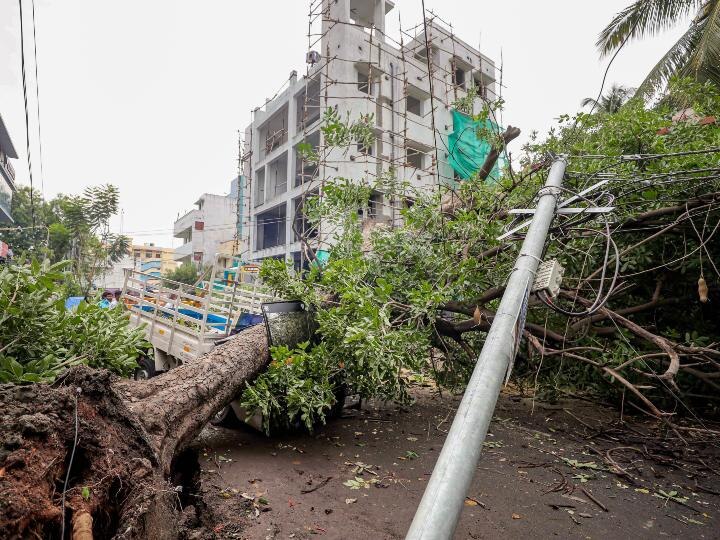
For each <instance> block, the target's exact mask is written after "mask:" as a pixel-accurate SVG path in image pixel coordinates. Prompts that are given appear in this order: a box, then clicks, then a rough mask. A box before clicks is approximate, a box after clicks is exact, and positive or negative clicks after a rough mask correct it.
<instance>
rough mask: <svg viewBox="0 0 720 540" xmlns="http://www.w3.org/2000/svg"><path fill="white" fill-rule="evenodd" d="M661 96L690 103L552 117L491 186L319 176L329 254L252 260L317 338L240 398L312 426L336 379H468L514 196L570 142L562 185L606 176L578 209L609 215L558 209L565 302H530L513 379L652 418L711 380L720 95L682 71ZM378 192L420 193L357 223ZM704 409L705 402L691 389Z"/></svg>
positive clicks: (524, 199) (536, 180) (359, 383)
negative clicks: (689, 111)
mask: <svg viewBox="0 0 720 540" xmlns="http://www.w3.org/2000/svg"><path fill="white" fill-rule="evenodd" d="M670 92H671V94H672V96H673V98H674V101H676V102H677V101H681V102H683V103H684V104H685V106H686V107H691V108H693V110H694V111H696V114H697V116H696V117H694V118H690V119H688V118H684V119H681V120H677V121H673V119H672V118H673V116H674V114H675V112H676V110H675V109H674V108H671V107H670V106H669V105H667V104H665V105H660V106H657V107H655V108H648V107H647V106H646V105H645V104H644V103H643V101H642V100H640V99H633V100H630V101H629V102H628V103H627V104H625V105H624V106H623V107H621V108H619V109H618V110H617V112H615V113H613V114H602V115H595V114H593V115H591V114H587V113H579V114H577V115H576V116H574V117H570V116H569V115H568V116H563V117H561V119H560V123H559V125H558V126H557V127H556V128H554V129H553V130H551V132H550V133H549V134H548V136H547V137H546V138H545V139H543V140H534V141H532V142H531V144H529V145H528V146H527V147H526V148H525V156H524V158H523V162H522V163H523V170H522V171H521V172H515V171H512V170H510V169H508V170H506V171H505V174H504V176H503V177H502V179H501V180H500V181H498V182H496V183H486V182H484V181H483V178H475V179H471V180H469V181H464V182H461V183H459V184H457V185H452V186H450V185H448V186H441V187H440V188H439V189H438V190H437V191H434V192H428V191H425V190H422V191H420V190H414V189H413V188H412V187H411V186H410V184H409V183H406V182H403V181H402V180H401V179H400V180H398V179H396V178H395V177H394V173H393V172H392V171H391V172H390V173H389V174H386V175H384V176H383V177H381V178H380V179H378V180H372V181H371V180H367V179H365V180H363V179H353V180H350V179H344V178H336V179H335V180H333V181H331V182H329V183H327V184H325V186H324V188H323V191H322V195H321V197H318V198H315V199H310V200H308V201H307V203H306V205H307V215H308V219H309V220H310V221H311V222H312V223H318V222H319V221H320V220H322V223H323V226H324V227H327V226H328V224H330V226H331V228H332V231H333V232H332V235H333V237H334V238H335V241H334V245H333V249H332V253H331V256H330V260H329V261H328V263H327V264H326V265H325V266H324V267H321V266H319V265H314V266H313V267H312V268H311V270H310V271H309V272H306V273H301V274H300V273H296V272H294V271H293V270H292V269H291V267H290V265H289V264H288V263H285V262H284V261H278V260H266V261H265V262H264V264H263V267H262V276H263V278H264V279H265V281H266V283H268V284H269V285H270V286H271V287H273V288H274V289H275V290H276V291H277V292H278V293H279V294H281V295H283V296H284V297H288V298H297V299H301V300H302V301H303V302H305V303H306V304H307V305H308V306H311V308H312V309H313V310H314V311H315V314H316V318H317V322H318V324H319V331H318V333H319V343H318V344H316V345H314V346H307V347H302V348H300V349H298V350H295V351H288V350H286V349H277V350H275V352H274V354H273V358H274V361H273V364H272V365H271V368H270V370H269V371H268V373H266V374H263V375H261V376H260V377H259V378H258V379H257V381H256V382H255V383H254V384H253V385H251V386H250V387H249V388H248V389H247V390H246V392H245V395H244V400H245V403H246V405H247V406H248V408H249V409H250V410H256V409H259V410H262V411H263V412H265V413H268V412H270V413H274V418H275V421H276V422H277V423H278V424H280V425H283V424H286V425H287V424H288V423H292V422H295V421H297V420H298V419H301V420H302V421H304V422H305V423H306V425H308V426H311V425H312V424H313V423H314V422H317V421H318V420H322V419H323V417H324V415H325V414H326V413H327V411H328V410H329V409H330V407H331V406H332V404H333V402H334V398H333V396H334V395H336V394H337V392H338V391H339V390H340V389H341V387H346V388H347V389H348V391H350V392H352V393H357V394H360V395H361V396H364V397H379V398H383V399H393V400H398V401H407V400H408V399H409V398H408V394H407V392H406V389H407V385H408V382H409V381H411V380H415V379H416V378H418V377H431V378H433V379H434V380H435V381H436V382H437V383H438V384H440V385H442V386H445V387H449V388H462V387H463V385H464V384H465V382H466V380H467V378H468V375H469V374H470V373H471V371H472V369H473V367H474V363H475V361H476V359H477V353H478V351H479V348H480V346H481V345H482V341H483V338H484V335H485V332H486V331H487V330H488V328H489V325H490V323H491V321H492V319H493V317H494V314H495V309H497V303H498V299H499V298H500V296H501V295H502V293H503V291H504V283H505V280H506V278H507V275H508V273H509V272H510V271H511V269H512V268H513V264H514V260H515V257H516V255H517V248H518V246H519V243H518V240H519V239H521V235H520V237H518V236H517V235H516V236H515V237H511V238H510V239H508V240H504V241H499V240H497V237H498V236H499V235H500V234H501V233H502V232H503V230H504V229H505V227H506V226H508V225H509V219H508V210H509V209H510V208H513V207H523V208H527V207H528V206H531V205H532V201H533V199H534V197H535V196H536V195H537V192H538V190H539V189H540V187H541V186H542V184H543V182H544V179H545V176H546V168H547V164H548V163H549V156H552V155H553V154H556V153H567V154H570V157H569V161H570V165H569V168H568V175H567V176H568V179H567V182H566V196H567V197H569V196H571V195H572V194H575V193H577V192H579V191H581V190H583V189H585V188H587V187H589V186H591V185H592V184H594V183H597V182H598V181H600V180H606V182H605V185H604V186H603V187H602V189H599V190H598V191H596V192H594V193H593V194H592V195H588V196H587V198H586V199H584V200H583V198H582V197H580V201H579V202H577V203H576V204H578V205H588V204H589V205H597V206H614V208H615V210H614V212H613V214H612V217H611V218H610V219H609V221H607V222H606V221H605V219H604V218H603V217H602V216H600V217H598V216H596V215H581V216H574V217H573V216H571V217H562V218H558V219H557V221H556V225H555V227H554V229H553V231H552V235H551V238H550V239H549V242H548V246H547V254H546V258H557V259H558V260H559V261H560V262H561V264H562V265H563V266H564V267H565V268H566V273H565V275H566V279H565V281H564V283H563V289H562V292H561V297H560V298H559V299H557V300H555V301H550V300H549V299H541V298H538V297H535V296H534V297H533V299H532V300H531V302H530V309H529V313H528V323H527V325H526V328H525V332H524V338H525V339H524V340H523V342H522V346H521V349H520V351H519V359H518V361H517V366H516V369H515V371H514V375H515V378H514V380H515V381H516V382H517V383H518V384H526V383H528V381H529V383H528V384H531V385H532V386H533V387H535V386H537V387H536V391H542V392H551V393H556V392H560V391H567V390H568V389H572V390H574V391H577V390H580V391H589V392H600V393H602V394H604V395H605V396H608V397H610V398H617V399H622V397H623V396H625V394H627V396H628V398H627V399H628V402H630V403H632V404H633V405H635V406H637V407H639V408H640V409H642V410H644V411H647V412H649V413H650V414H653V415H656V416H658V415H660V414H662V411H663V410H664V409H663V407H668V408H670V409H673V410H676V409H678V408H679V407H681V406H680V403H682V404H684V405H686V406H688V407H689V406H690V405H688V403H690V402H692V401H693V396H702V395H704V392H706V391H708V390H711V389H714V388H715V384H716V383H714V382H713V379H714V377H715V374H716V373H719V371H718V369H717V365H718V364H717V360H718V356H720V353H719V352H718V350H717V348H716V347H715V346H714V345H712V344H713V343H717V342H720V329H719V328H718V327H717V323H716V320H717V318H716V317H713V316H712V314H711V308H710V307H709V306H711V305H712V304H711V303H705V302H704V301H703V298H702V294H700V295H699V293H698V280H699V279H700V278H703V279H704V282H705V283H706V286H707V291H706V294H707V295H709V297H710V299H711V300H716V299H717V297H718V288H717V283H718V282H717V278H718V277H720V274H718V273H717V268H715V263H714V261H715V260H717V257H718V254H719V253H718V246H719V245H720V243H718V242H710V240H711V239H712V238H713V235H714V234H715V232H716V230H717V228H718V224H719V222H718V217H719V216H718V204H720V189H719V188H720V170H719V169H718V167H717V163H718V161H717V158H718V153H717V149H718V147H720V128H719V127H718V125H717V124H713V123H703V122H700V121H699V119H701V118H702V117H704V116H703V115H708V116H710V115H718V114H720V95H719V94H718V91H717V88H715V87H714V86H713V85H712V84H710V83H706V84H704V85H703V84H698V83H694V82H692V81H689V80H678V81H674V82H673V83H672V85H671V90H670ZM485 114H487V112H486V113H485ZM499 140H500V139H499V138H496V139H495V141H496V145H498V144H500V145H501V144H502V143H501V142H500V143H499V142H498V141H499ZM372 190H377V191H381V192H383V193H385V194H386V195H387V197H388V200H391V199H393V198H394V199H403V198H409V199H412V200H413V204H412V205H411V206H410V205H408V206H406V207H404V208H403V209H402V210H401V213H402V218H403V223H402V225H401V226H395V227H391V226H384V227H383V226H378V227H375V228H373V229H372V231H371V232H370V234H369V235H367V234H366V235H364V234H363V230H364V227H363V225H364V224H363V222H362V218H361V217H359V215H358V211H357V209H358V208H359V207H362V206H366V205H367V204H368V198H369V195H370V193H371V191H372ZM448 201H452V202H450V203H449V202H448ZM611 242H612V245H616V246H617V252H618V254H619V255H620V261H619V264H618V273H617V275H615V272H614V268H615V264H614V258H613V256H612V253H613V251H610V252H608V249H609V246H610V245H611ZM608 253H610V255H608ZM606 267H607V270H606V271H604V270H603V269H604V268H606ZM703 276H704V277H703ZM601 284H602V285H603V290H604V292H601V291H600V288H601V287H600V286H601ZM598 296H600V298H599V300H598V302H595V301H594V299H595V298H596V297H598ZM541 300H544V302H543V301H541ZM669 306H673V308H672V309H668V307H669ZM591 307H592V309H589V308H591ZM567 313H574V315H568V314H567ZM536 383H537V385H536ZM695 405H698V403H694V405H693V406H695ZM699 406H701V407H703V408H706V409H707V408H708V407H710V408H712V405H711V402H709V401H707V400H702V399H700V401H699ZM684 412H687V411H684ZM267 427H268V428H270V427H271V426H270V425H268V426H267Z"/></svg>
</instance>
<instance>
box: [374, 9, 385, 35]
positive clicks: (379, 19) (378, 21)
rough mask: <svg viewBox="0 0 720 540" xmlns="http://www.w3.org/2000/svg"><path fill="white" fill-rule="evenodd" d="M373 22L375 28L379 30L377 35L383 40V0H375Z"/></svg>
mask: <svg viewBox="0 0 720 540" xmlns="http://www.w3.org/2000/svg"><path fill="white" fill-rule="evenodd" d="M373 23H374V24H375V28H377V29H378V30H379V31H380V32H379V34H380V35H378V36H377V37H378V39H381V40H382V41H385V0H375V11H374V13H373Z"/></svg>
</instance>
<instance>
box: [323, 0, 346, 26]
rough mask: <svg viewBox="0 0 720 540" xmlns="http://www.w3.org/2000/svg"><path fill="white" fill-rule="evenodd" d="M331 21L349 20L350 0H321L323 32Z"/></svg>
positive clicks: (330, 24)
mask: <svg viewBox="0 0 720 540" xmlns="http://www.w3.org/2000/svg"><path fill="white" fill-rule="evenodd" d="M333 21H341V22H350V0H323V32H324V31H326V30H327V27H329V26H332V24H333Z"/></svg>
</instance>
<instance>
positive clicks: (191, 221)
mask: <svg viewBox="0 0 720 540" xmlns="http://www.w3.org/2000/svg"><path fill="white" fill-rule="evenodd" d="M196 221H203V215H202V212H201V211H200V210H198V209H197V208H195V209H193V210H190V211H189V212H188V213H187V214H185V215H184V216H181V217H179V218H178V219H177V220H176V221H175V225H174V226H173V236H174V237H175V238H186V237H191V236H192V229H193V227H194V226H195V222H196Z"/></svg>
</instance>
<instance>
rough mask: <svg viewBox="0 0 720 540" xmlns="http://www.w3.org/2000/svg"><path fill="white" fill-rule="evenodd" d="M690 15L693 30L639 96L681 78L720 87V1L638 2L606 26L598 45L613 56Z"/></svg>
mask: <svg viewBox="0 0 720 540" xmlns="http://www.w3.org/2000/svg"><path fill="white" fill-rule="evenodd" d="M688 15H694V17H693V19H692V21H691V23H690V27H689V28H688V29H687V31H686V32H685V33H684V34H683V35H682V37H680V39H679V40H678V41H677V42H676V43H675V44H674V45H673V46H672V47H670V50H668V51H667V52H666V53H665V55H663V57H662V58H661V59H660V60H659V61H658V63H657V64H656V65H655V67H653V69H652V70H651V71H650V73H648V75H647V76H646V77H645V81H644V82H643V83H642V84H641V85H640V87H639V88H638V93H639V94H640V95H649V94H652V93H653V92H655V91H657V90H659V89H661V87H662V86H663V85H665V84H666V83H667V82H668V81H669V79H670V78H671V77H673V76H678V75H679V76H685V77H692V78H693V79H695V80H696V81H698V82H705V81H710V82H711V83H713V84H714V85H715V86H716V87H720V0H636V1H635V2H633V3H632V4H630V5H629V6H628V7H626V8H625V9H623V10H622V11H621V12H620V13H618V14H617V15H616V16H615V18H614V19H613V20H612V21H611V22H610V24H608V25H607V27H605V29H604V30H603V31H602V32H601V33H600V36H599V37H598V41H597V46H598V48H599V50H600V53H601V54H602V55H603V56H607V55H610V54H612V53H614V52H616V51H617V50H618V49H620V48H621V47H622V46H623V45H624V44H625V43H626V42H627V41H628V40H630V39H640V38H643V37H648V36H653V35H655V34H657V33H658V32H661V31H662V30H666V29H668V28H670V27H672V26H675V25H677V24H678V23H679V21H680V20H681V19H683V18H685V17H687V16H688Z"/></svg>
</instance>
